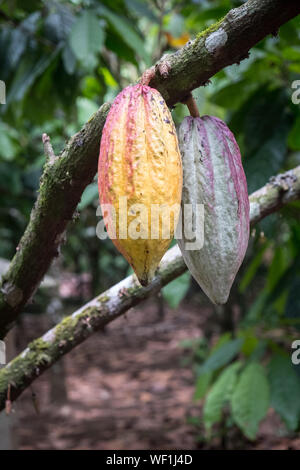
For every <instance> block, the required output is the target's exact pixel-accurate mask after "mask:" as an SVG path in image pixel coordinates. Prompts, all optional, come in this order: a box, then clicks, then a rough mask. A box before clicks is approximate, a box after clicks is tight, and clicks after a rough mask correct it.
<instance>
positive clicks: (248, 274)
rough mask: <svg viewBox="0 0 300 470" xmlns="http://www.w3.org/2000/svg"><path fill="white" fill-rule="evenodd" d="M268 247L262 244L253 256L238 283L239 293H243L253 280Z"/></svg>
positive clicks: (267, 244) (266, 244)
mask: <svg viewBox="0 0 300 470" xmlns="http://www.w3.org/2000/svg"><path fill="white" fill-rule="evenodd" d="M268 246H269V243H264V244H263V245H262V246H261V247H260V248H259V249H258V251H257V253H256V254H255V256H254V257H253V258H252V260H251V262H250V264H249V266H247V269H246V271H245V273H244V276H243V277H242V279H241V281H240V283H239V291H240V292H241V293H244V292H245V290H246V289H247V287H248V286H249V284H250V282H251V281H252V279H253V278H254V276H255V274H256V273H257V270H258V268H259V267H260V265H261V262H262V258H263V254H264V252H265V250H266V248H267V247H268Z"/></svg>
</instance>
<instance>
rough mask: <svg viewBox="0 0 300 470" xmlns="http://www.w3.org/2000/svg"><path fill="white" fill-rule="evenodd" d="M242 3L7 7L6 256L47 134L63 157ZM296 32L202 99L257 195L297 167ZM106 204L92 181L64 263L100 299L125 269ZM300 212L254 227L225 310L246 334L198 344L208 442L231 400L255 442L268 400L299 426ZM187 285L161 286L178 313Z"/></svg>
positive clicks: (217, 81) (3, 10) (24, 214)
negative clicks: (115, 104)
mask: <svg viewBox="0 0 300 470" xmlns="http://www.w3.org/2000/svg"><path fill="white" fill-rule="evenodd" d="M242 3H243V1H237V0H210V1H209V0H184V1H183V0H165V1H163V0H152V1H151V0H149V1H143V0H115V1H114V2H110V1H109V0H103V1H98V0H70V1H55V0H28V1H26V2H24V1H20V0H9V1H0V24H1V29H0V79H1V80H3V81H5V84H6V90H7V95H6V104H5V105H4V104H1V105H0V116H1V121H0V220H1V223H0V257H3V258H6V259H10V258H11V257H12V256H13V255H14V252H15V247H16V246H17V244H18V241H19V239H20V237H21V235H22V233H23V231H24V228H25V227H26V223H27V221H28V219H29V215H30V210H31V208H32V205H33V203H34V201H35V199H36V196H37V190H38V185H39V178H40V175H41V172H42V167H43V164H44V162H45V157H44V156H43V148H42V142H41V135H42V133H43V132H46V133H48V134H49V135H50V136H51V139H52V144H53V147H54V150H55V152H56V153H59V152H60V151H61V150H62V148H63V146H64V143H65V141H66V140H67V139H68V138H69V137H70V136H71V135H72V134H74V133H75V132H77V131H78V130H79V128H80V126H82V125H83V123H84V122H85V121H86V120H88V119H89V117H90V116H91V115H92V114H93V112H94V111H95V110H96V109H97V108H98V107H99V106H100V105H101V104H102V103H103V102H105V101H108V100H110V101H111V100H112V99H113V98H114V97H115V96H116V95H117V93H118V92H119V91H120V90H121V89H122V88H123V87H125V86H126V85H128V84H130V83H132V82H135V81H136V80H137V79H138V77H139V76H140V75H141V73H142V72H143V71H144V70H145V68H147V67H148V66H149V65H151V64H152V63H153V62H154V61H155V60H157V59H158V58H159V57H161V55H162V54H164V53H168V52H172V51H175V50H176V49H178V48H179V47H181V46H182V45H183V44H184V43H185V42H186V41H188V40H189V39H192V38H193V37H195V36H196V34H198V33H199V31H201V30H203V29H205V28H206V27H207V26H209V25H211V24H212V23H214V22H215V21H216V20H218V19H220V18H221V17H222V16H224V15H225V14H226V13H227V12H228V10H229V9H230V8H233V7H237V6H239V5H241V4H242ZM299 30H300V28H299V19H297V18H296V19H294V20H292V21H290V22H289V23H288V24H286V25H284V26H283V27H282V28H280V31H279V33H278V35H277V36H276V37H271V36H270V37H267V38H266V39H265V40H263V41H261V42H260V43H259V44H258V45H257V46H256V47H254V48H253V49H252V50H251V51H250V56H249V58H248V59H247V60H244V61H242V62H241V63H240V64H239V65H232V66H231V67H227V68H225V69H224V70H222V71H220V72H219V73H218V74H216V75H215V76H214V77H213V78H212V79H211V83H210V85H209V86H206V87H202V88H199V89H197V90H195V91H194V96H195V98H196V101H197V104H198V107H199V110H200V113H201V114H211V115H216V116H218V117H220V118H221V119H224V120H226V122H227V123H228V125H229V127H230V128H231V129H232V130H233V132H234V133H235V135H236V137H237V140H238V143H239V145H240V148H241V151H242V155H243V162H244V166H245V171H246V174H247V180H248V187H249V193H251V192H252V191H255V190H256V189H258V188H259V187H260V186H262V185H264V184H265V183H266V182H267V181H268V179H269V178H270V176H272V175H275V174H276V173H278V172H280V171H284V170H288V169H290V168H292V167H294V166H296V165H297V164H299V162H300V106H299V104H293V102H292V94H293V92H294V90H293V88H292V83H293V81H294V80H297V79H298V80H299V78H300V47H299ZM187 114H188V113H187V109H186V107H185V106H183V105H181V104H178V105H177V106H176V107H175V109H174V110H173V117H174V120H175V122H176V123H177V124H178V123H179V122H180V121H181V119H182V118H183V117H184V116H185V115H187ZM97 206H98V195H97V186H96V182H95V181H94V182H93V183H92V184H91V185H90V186H89V187H88V188H86V190H85V192H84V194H83V196H82V200H81V202H80V204H79V206H78V211H79V217H78V218H77V220H76V222H74V223H72V224H70V226H69V229H68V234H67V242H66V244H65V246H64V247H63V248H62V256H61V258H60V262H61V263H62V268H63V269H64V270H68V271H71V272H75V273H81V272H85V271H88V272H90V273H92V278H93V292H94V293H99V292H100V291H101V290H103V289H105V288H107V287H109V286H110V285H112V284H114V283H115V282H116V281H119V280H120V279H122V278H123V277H124V276H125V275H126V274H127V273H128V264H127V262H126V261H125V260H124V259H123V257H122V256H121V255H120V254H118V253H117V251H116V250H115V248H114V246H113V245H112V243H111V242H110V241H109V240H105V241H100V240H98V238H97V237H96V236H95V229H96V225H97V222H98V221H99V217H98V216H96V209H97ZM299 209H300V203H299V202H295V203H293V204H290V205H289V206H288V207H286V208H284V209H282V210H281V211H280V212H279V213H276V214H273V215H271V216H269V217H267V218H266V219H265V220H264V221H262V222H261V223H260V224H258V225H257V226H256V228H255V230H253V232H252V236H251V240H250V244H249V250H248V253H247V256H246V259H245V262H244V264H243V267H242V269H241V271H240V273H239V276H238V278H237V281H236V282H235V285H234V289H233V292H232V295H231V298H230V301H229V305H228V307H227V315H229V316H231V317H233V311H234V308H235V306H236V305H238V306H239V310H240V317H239V321H238V325H237V326H235V328H234V329H235V333H237V334H238V336H237V337H235V338H234V337H232V336H231V334H229V335H228V334H227V336H226V335H225V336H221V339H220V340H219V347H218V348H213V349H210V348H209V345H208V343H209V342H208V343H207V344H206V346H205V347H204V346H203V344H200V345H198V346H197V348H196V350H195V351H196V353H195V364H196V365H197V367H196V376H197V387H196V397H197V398H199V399H200V398H203V397H205V403H204V410H203V419H204V424H205V429H206V435H207V436H211V435H212V429H213V426H214V425H215V423H217V422H220V421H222V420H223V421H222V422H223V423H224V410H225V411H226V407H227V406H228V404H229V405H230V410H231V411H230V413H228V412H227V414H226V413H225V418H226V419H225V421H226V420H227V421H226V423H227V424H228V423H229V424H228V425H232V423H236V424H237V425H238V426H239V427H240V428H241V429H242V430H243V432H244V434H245V435H246V436H248V437H249V438H253V437H254V436H255V435H256V432H257V426H258V423H259V422H260V420H261V419H262V417H263V416H264V415H265V414H266V411H267V409H268V407H269V405H270V404H271V405H272V406H273V407H274V409H275V410H276V411H277V412H278V413H279V414H280V416H281V417H282V419H283V420H284V422H285V423H286V424H287V426H288V428H289V429H292V430H295V429H297V428H298V427H299V418H300V411H299V398H298V399H297V396H298V397H299V376H298V375H297V374H296V372H295V370H294V369H293V368H292V367H291V362H290V360H289V359H288V358H287V357H286V356H285V355H284V349H288V348H289V345H290V344H291V341H292V339H293V338H294V337H295V335H296V333H297V332H298V331H299V322H300V306H299V288H300V281H299V267H300V263H299V259H300V256H299V254H300V253H299V252H300V226H299V214H300V211H299ZM188 288H189V276H188V275H187V274H186V275H183V276H182V277H180V278H179V279H177V280H175V281H173V283H171V284H170V285H169V286H167V287H166V288H165V289H164V291H163V295H164V298H165V300H166V301H167V302H168V303H169V305H170V306H172V307H176V306H178V305H179V303H180V302H181V300H182V299H183V298H184V297H185V295H186V293H187V290H188ZM194 291H195V286H194ZM194 291H193V292H194ZM204 302H207V305H208V301H206V300H203V298H202V303H204ZM228 312H229V314H228ZM229 323H231V324H232V318H231V320H230V322H229ZM223 327H224V325H223V326H221V329H222V328H223ZM223 329H224V328H223ZM278 331H280V335H279V337H276V334H275V333H276V332H278ZM266 338H267V339H266ZM278 348H279V349H278ZM195 351H194V352H195ZM266 358H267V362H266ZM283 377H284V378H285V379H284V380H283ZM297 394H298V395H297ZM290 396H292V397H295V399H294V400H293V399H289V397H290ZM226 423H225V424H226ZM227 424H226V426H227ZM226 426H225V428H226Z"/></svg>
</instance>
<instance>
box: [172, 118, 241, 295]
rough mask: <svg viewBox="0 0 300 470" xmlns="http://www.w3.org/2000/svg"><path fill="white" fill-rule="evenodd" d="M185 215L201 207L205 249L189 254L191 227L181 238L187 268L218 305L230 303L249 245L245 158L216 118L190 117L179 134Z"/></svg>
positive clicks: (190, 250)
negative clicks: (234, 282)
mask: <svg viewBox="0 0 300 470" xmlns="http://www.w3.org/2000/svg"><path fill="white" fill-rule="evenodd" d="M179 147H180V151H181V155H182V160H183V190H182V210H183V214H184V212H185V206H186V205H187V204H189V205H191V206H190V207H192V211H195V208H196V207H198V206H197V204H198V205H201V204H203V206H202V208H203V222H204V227H203V226H202V228H201V227H196V230H203V246H202V248H200V249H188V248H187V247H188V246H189V242H190V239H187V236H186V232H187V230H186V229H187V228H190V227H186V225H187V224H189V225H190V224H192V225H193V224H194V217H193V222H191V220H190V221H189V222H186V220H185V217H184V216H183V217H182V219H183V230H182V234H181V237H178V244H179V247H180V249H181V252H182V255H183V258H184V260H185V263H186V264H187V266H188V268H189V270H190V272H191V274H192V276H193V277H194V278H195V279H196V281H197V282H198V284H199V285H200V287H201V288H202V290H203V291H204V292H205V293H206V295H207V296H208V297H209V298H210V299H211V301H212V302H214V303H215V304H224V303H226V301H227V299H228V296H229V293H230V289H231V286H232V283H233V281H234V279H235V276H236V274H237V272H238V270H239V268H240V265H241V263H242V261H243V259H244V256H245V253H246V249H247V246H248V240H249V199H248V191H247V182H246V177H245V173H244V170H243V166H242V162H241V154H240V150H239V147H238V145H237V143H236V140H235V138H234V135H233V134H232V132H231V131H230V130H229V129H228V127H227V125H226V124H225V123H224V122H223V121H221V120H220V119H218V118H216V117H212V116H203V117H202V118H200V117H197V118H193V117H191V116H189V117H186V118H185V119H184V120H183V122H182V124H181V125H180V128H179Z"/></svg>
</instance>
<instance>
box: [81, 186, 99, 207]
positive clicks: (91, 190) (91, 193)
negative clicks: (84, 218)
mask: <svg viewBox="0 0 300 470" xmlns="http://www.w3.org/2000/svg"><path fill="white" fill-rule="evenodd" d="M96 198H98V186H97V183H92V184H89V185H88V186H87V187H86V188H85V190H84V192H83V194H82V196H81V201H80V203H79V204H78V210H80V211H82V210H83V209H84V208H85V207H87V206H88V205H89V204H91V202H93V201H94V200H95V199H96Z"/></svg>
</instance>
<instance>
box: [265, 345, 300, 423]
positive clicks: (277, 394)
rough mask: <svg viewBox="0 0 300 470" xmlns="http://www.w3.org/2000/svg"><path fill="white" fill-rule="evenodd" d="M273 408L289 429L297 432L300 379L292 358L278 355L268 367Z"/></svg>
mask: <svg viewBox="0 0 300 470" xmlns="http://www.w3.org/2000/svg"><path fill="white" fill-rule="evenodd" d="M268 370H269V381H270V387H271V406H272V407H273V408H274V410H275V411H276V412H277V413H278V414H279V415H280V416H281V418H282V419H283V421H284V422H285V424H286V426H287V428H288V429H290V430H291V431H295V430H296V429H297V428H298V425H299V420H300V377H299V376H298V374H297V373H296V371H295V370H294V368H293V365H292V362H291V358H290V357H289V356H282V355H280V354H276V355H275V356H274V357H273V358H272V360H271V362H270V363H269V366H268Z"/></svg>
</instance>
